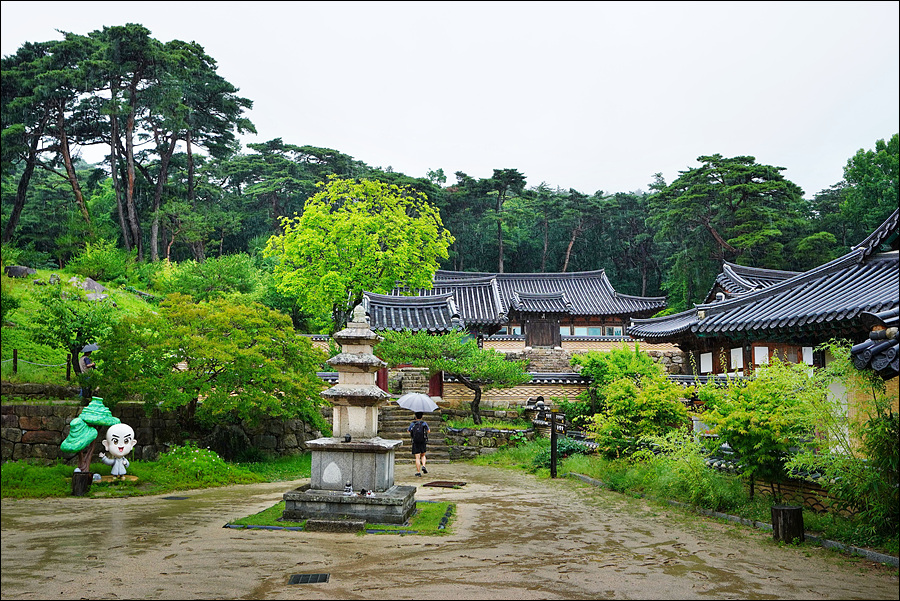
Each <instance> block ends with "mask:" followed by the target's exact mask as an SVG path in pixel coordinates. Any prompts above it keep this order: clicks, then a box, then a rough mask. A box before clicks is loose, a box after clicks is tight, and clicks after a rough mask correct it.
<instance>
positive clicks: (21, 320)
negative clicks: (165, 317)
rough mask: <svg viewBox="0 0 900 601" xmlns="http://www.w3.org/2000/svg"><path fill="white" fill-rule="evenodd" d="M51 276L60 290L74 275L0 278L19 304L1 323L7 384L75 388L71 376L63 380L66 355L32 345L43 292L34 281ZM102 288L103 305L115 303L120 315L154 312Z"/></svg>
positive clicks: (136, 298) (131, 298)
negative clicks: (15, 356)
mask: <svg viewBox="0 0 900 601" xmlns="http://www.w3.org/2000/svg"><path fill="white" fill-rule="evenodd" d="M54 273H55V274H57V275H59V278H60V283H59V284H58V285H59V286H62V287H63V288H65V287H68V286H71V284H69V283H68V280H69V279H70V278H71V277H72V276H74V275H76V274H75V273H74V272H72V271H67V270H64V269H62V270H61V269H38V270H37V273H36V274H35V275H32V276H30V277H27V278H10V277H6V276H5V275H4V276H2V277H3V285H4V289H5V290H7V291H9V292H10V293H11V294H12V295H13V296H14V297H15V298H16V299H17V300H18V301H19V307H18V308H16V309H15V310H13V311H11V312H10V313H9V314H8V315H7V316H6V323H5V324H3V345H2V349H0V354H2V360H3V363H2V377H3V379H4V380H6V381H8V382H13V383H24V382H33V383H38V384H60V385H68V386H77V384H74V382H75V378H74V375H73V377H72V380H69V381H67V380H66V357H67V352H66V351H64V350H62V349H58V348H54V347H51V346H47V345H44V344H40V343H38V342H35V341H34V340H33V338H32V334H31V332H30V331H29V329H30V327H31V324H32V319H33V316H34V315H35V314H36V313H37V312H38V309H39V308H40V301H39V300H38V293H39V292H40V291H41V290H42V289H43V287H41V286H35V285H34V283H33V281H34V280H43V281H44V282H48V281H49V280H50V275H52V274H54ZM77 277H78V279H79V280H80V281H84V276H77ZM104 285H105V286H106V292H105V294H108V295H109V299H107V300H106V301H105V302H114V303H115V304H116V306H117V307H118V310H119V311H118V312H119V313H120V314H122V315H140V314H141V313H144V312H146V311H149V310H152V309H153V307H152V306H151V305H150V304H149V303H147V302H146V301H145V300H144V299H142V298H141V297H140V296H138V295H136V294H134V293H132V292H128V291H127V290H124V289H122V288H119V287H116V286H115V285H113V284H109V283H106V284H104ZM13 349H16V350H18V356H19V362H18V370H17V372H16V373H13V367H12V354H13ZM102 352H103V351H102V349H101V350H100V351H98V352H97V354H96V355H95V356H94V358H95V359H98V358H100V359H102Z"/></svg>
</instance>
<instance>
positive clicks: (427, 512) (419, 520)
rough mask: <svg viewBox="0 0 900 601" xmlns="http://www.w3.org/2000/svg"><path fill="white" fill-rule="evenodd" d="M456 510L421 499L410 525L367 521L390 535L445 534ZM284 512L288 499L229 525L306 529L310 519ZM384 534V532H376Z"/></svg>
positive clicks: (453, 506) (369, 526) (449, 506)
mask: <svg viewBox="0 0 900 601" xmlns="http://www.w3.org/2000/svg"><path fill="white" fill-rule="evenodd" d="M455 510H456V505H455V504H453V503H446V502H438V503H425V502H421V501H419V502H417V503H416V511H415V513H413V515H412V517H410V519H409V523H408V524H366V528H367V529H371V530H379V531H383V533H384V534H390V533H392V532H402V533H404V534H409V533H410V531H415V533H416V534H420V535H431V536H435V535H437V536H443V535H445V534H450V533H451V529H450V526H451V524H452V523H453V518H454V517H455V515H456V511H455ZM448 511H449V514H450V517H449V519H448V520H447V521H446V522H445V526H444V528H441V527H440V525H441V522H442V521H443V519H444V516H446V515H447V514H448ZM283 513H284V501H280V502H278V503H276V504H275V505H273V506H272V507H269V508H268V509H264V510H262V511H260V512H259V513H254V514H253V515H248V516H247V517H244V518H240V519H236V520H230V521H229V522H228V524H227V525H230V526H245V527H246V526H265V527H281V528H302V527H303V526H305V525H306V520H303V521H299V522H292V521H288V520H282V519H281V516H282V515H283ZM381 533H382V532H378V533H373V534H381Z"/></svg>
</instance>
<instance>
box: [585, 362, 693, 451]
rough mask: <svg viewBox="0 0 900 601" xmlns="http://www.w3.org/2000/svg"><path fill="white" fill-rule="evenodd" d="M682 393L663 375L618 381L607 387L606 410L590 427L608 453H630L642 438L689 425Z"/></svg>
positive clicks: (593, 419) (598, 414) (601, 446)
mask: <svg viewBox="0 0 900 601" xmlns="http://www.w3.org/2000/svg"><path fill="white" fill-rule="evenodd" d="M683 394H684V391H683V390H682V388H681V386H679V385H678V384H675V383H673V382H669V381H668V380H666V379H665V378H664V377H663V376H661V375H657V376H645V377H643V378H640V379H637V381H634V380H632V379H630V378H622V379H619V380H616V381H614V382H612V383H611V384H609V385H608V386H607V388H606V399H605V405H606V408H605V410H604V411H601V412H600V413H597V414H595V415H594V417H593V418H592V422H591V424H590V425H589V427H588V429H589V430H590V431H591V432H593V433H594V440H595V442H597V443H598V444H599V445H600V451H601V452H602V453H603V454H604V455H605V456H607V457H621V456H623V455H625V456H627V455H629V454H630V453H632V452H634V451H635V450H636V441H638V440H639V439H641V438H646V437H649V436H662V435H664V434H665V433H667V432H668V431H669V430H673V429H675V430H678V429H686V428H687V425H688V424H689V423H690V420H689V418H688V415H687V409H686V408H685V406H684V403H682V402H681V397H682V395H683Z"/></svg>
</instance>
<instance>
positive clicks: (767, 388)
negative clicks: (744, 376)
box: [698, 358, 825, 480]
mask: <svg viewBox="0 0 900 601" xmlns="http://www.w3.org/2000/svg"><path fill="white" fill-rule="evenodd" d="M698 396H699V397H700V398H701V399H702V400H704V401H705V404H706V405H705V406H706V411H705V412H704V413H703V421H704V422H705V423H706V424H708V425H709V426H710V428H711V429H712V431H713V432H714V433H715V434H717V435H718V436H719V439H720V441H719V442H721V441H724V442H727V443H728V445H729V446H731V448H732V449H734V451H735V453H737V456H738V457H739V458H740V461H741V463H742V465H744V474H745V475H748V476H751V477H755V478H762V479H765V480H780V479H782V478H784V477H785V476H786V475H787V473H786V471H785V467H784V462H785V460H786V459H787V458H788V457H789V455H790V453H791V450H792V449H793V448H796V447H797V446H798V445H800V444H801V443H802V441H803V440H805V439H807V438H811V437H812V433H813V431H814V429H813V428H812V427H811V424H810V423H809V422H808V420H807V419H806V415H805V410H804V406H805V405H806V404H808V403H812V402H817V401H818V400H820V399H822V398H823V397H824V396H825V389H824V388H823V387H822V386H821V385H820V384H819V382H817V381H816V380H815V378H814V377H813V376H812V375H810V373H809V368H808V367H807V366H806V365H802V364H792V363H783V362H781V361H780V360H778V359H777V358H775V359H773V360H772V362H771V363H769V364H768V365H762V366H759V368H758V369H756V371H755V374H754V376H753V378H751V379H749V380H743V381H731V382H729V383H728V385H727V386H725V387H724V388H720V387H716V386H715V385H712V384H707V385H704V386H701V387H700V390H699V391H698Z"/></svg>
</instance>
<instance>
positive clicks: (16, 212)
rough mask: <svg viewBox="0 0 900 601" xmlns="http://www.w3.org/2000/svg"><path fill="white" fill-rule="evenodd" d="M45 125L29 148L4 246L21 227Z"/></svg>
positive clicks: (4, 235) (33, 137)
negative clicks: (20, 223) (19, 226)
mask: <svg viewBox="0 0 900 601" xmlns="http://www.w3.org/2000/svg"><path fill="white" fill-rule="evenodd" d="M45 122H46V118H45V121H44V123H45ZM44 123H41V126H40V128H38V130H37V131H35V132H34V134H33V136H32V139H31V145H30V146H29V148H28V157H27V158H26V159H25V169H24V170H23V171H22V177H20V178H19V185H18V186H17V187H16V200H15V204H14V205H13V210H12V213H10V215H9V221H7V222H6V228H5V229H4V230H3V244H7V243H8V242H9V241H10V240H12V235H13V232H14V231H15V230H16V226H17V225H19V217H20V216H21V215H22V209H23V208H24V207H25V198H26V196H27V194H28V185H29V184H30V183H31V176H32V174H33V173H34V164H35V163H36V162H37V147H38V142H40V139H41V133H42V132H43V130H44Z"/></svg>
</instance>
